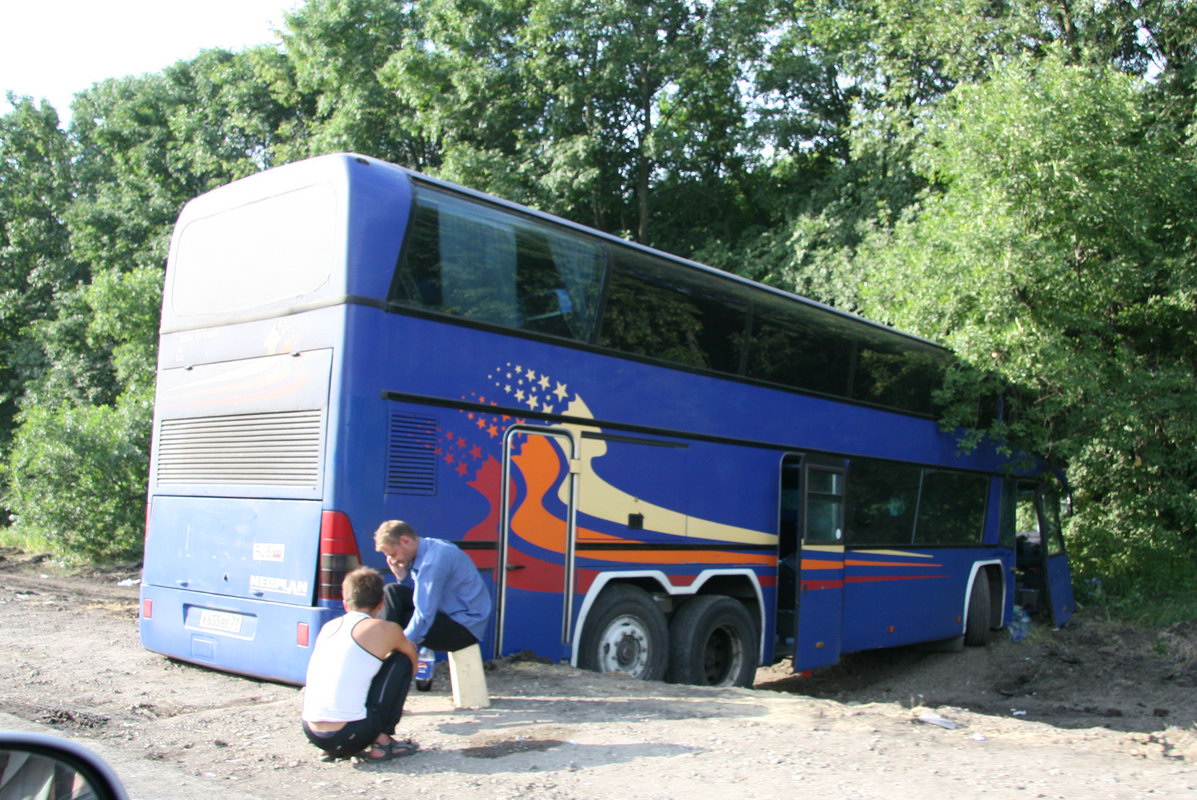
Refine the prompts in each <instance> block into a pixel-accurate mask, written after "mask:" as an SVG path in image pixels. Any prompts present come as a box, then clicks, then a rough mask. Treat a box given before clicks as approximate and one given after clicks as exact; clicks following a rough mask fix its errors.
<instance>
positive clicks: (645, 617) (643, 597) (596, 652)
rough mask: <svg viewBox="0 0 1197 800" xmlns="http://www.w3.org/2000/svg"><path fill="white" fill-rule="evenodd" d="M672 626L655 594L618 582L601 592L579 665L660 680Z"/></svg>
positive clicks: (588, 623)
mask: <svg viewBox="0 0 1197 800" xmlns="http://www.w3.org/2000/svg"><path fill="white" fill-rule="evenodd" d="M668 650H669V627H668V625H666V623H665V615H664V614H663V613H662V612H661V609H660V608H658V607H657V604H656V601H654V600H653V598H652V595H650V594H649V593H648V592H646V591H644V590H643V589H641V588H639V587H638V586H631V585H629V584H616V585H615V586H609V587H607V588H606V589H604V590H603V592H602V594H600V595H599V597H598V600H597V601H595V604H594V607H593V608H592V609H591V610H590V614H589V616H588V617H587V618H586V625H585V627H584V628H583V629H582V645H581V650H580V652H579V653H578V666H580V667H582V668H583V669H589V670H593V671H595V672H622V673H624V674H625V675H630V676H631V677H633V678H640V679H641V680H646V681H659V680H661V679H662V678H664V677H665V669H666V667H668V665H669V653H668Z"/></svg>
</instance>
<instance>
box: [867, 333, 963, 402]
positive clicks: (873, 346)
mask: <svg viewBox="0 0 1197 800" xmlns="http://www.w3.org/2000/svg"><path fill="white" fill-rule="evenodd" d="M856 359H857V360H856V374H855V379H854V380H853V391H852V396H853V397H855V398H856V399H858V400H864V401H866V402H869V403H876V404H877V405H881V406H888V407H890V408H903V409H906V410H909V411H914V412H917V413H920V414H931V413H932V412H933V410H934V409H933V406H932V403H931V393H932V391H934V390H935V389H937V388H939V387H940V386H942V385H943V375H942V369H943V361H944V357H943V355H942V354H941V353H940V351H938V350H935V349H933V348H931V347H926V346H920V345H919V344H918V343H916V342H904V341H901V342H900V341H897V340H889V341H887V340H884V339H881V338H880V337H872V336H869V337H866V338H864V339H863V340H862V342H861V345H860V347H859V349H858V350H857V354H856Z"/></svg>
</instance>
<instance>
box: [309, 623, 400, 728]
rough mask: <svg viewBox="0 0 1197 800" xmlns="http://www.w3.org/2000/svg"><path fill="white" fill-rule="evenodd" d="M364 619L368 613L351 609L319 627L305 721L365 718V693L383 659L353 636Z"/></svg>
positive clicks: (312, 662) (311, 666)
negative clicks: (354, 630)
mask: <svg viewBox="0 0 1197 800" xmlns="http://www.w3.org/2000/svg"><path fill="white" fill-rule="evenodd" d="M364 619H370V615H369V614H363V613H362V612H361V611H350V612H348V613H346V614H345V615H344V616H342V617H341V618H340V619H335V620H333V621H332V622H330V623H328V624H327V625H325V626H324V627H323V628H321V629H320V635H319V636H317V637H316V646H315V648H313V650H312V658H311V660H310V661H309V662H308V677H307V688H306V689H305V690H304V693H303V715H302V716H303V719H304V720H306V721H307V722H352V721H353V720H355V719H365V718H366V695H367V693H369V691H370V682H371V681H373V680H374V676H375V675H377V674H378V670H379V668H381V667H382V660H381V659H379V658H378V656H376V655H374V654H373V653H371V652H370V651H369V650H367V649H366V648H364V647H362V646H361V645H360V644H358V643H357V642H356V641H354V639H353V635H352V634H353V629H354V628H355V627H357V624H358V623H359V622H361V621H362V620H364Z"/></svg>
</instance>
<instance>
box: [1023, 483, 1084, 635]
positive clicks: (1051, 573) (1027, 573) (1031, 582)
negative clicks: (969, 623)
mask: <svg viewBox="0 0 1197 800" xmlns="http://www.w3.org/2000/svg"><path fill="white" fill-rule="evenodd" d="M1015 519H1016V525H1017V530H1018V533H1017V554H1018V558H1017V562H1016V564H1017V567H1018V578H1019V587H1020V590H1021V591H1020V592H1019V600H1020V602H1022V604H1023V605H1024V606H1030V607H1032V608H1035V609H1037V610H1040V611H1041V613H1042V612H1048V613H1050V615H1051V621H1052V624H1053V625H1055V626H1056V627H1059V626H1061V625H1063V624H1064V623H1065V622H1067V621H1068V618H1069V617H1071V616H1072V612H1073V610H1075V608H1076V601H1075V600H1074V599H1073V595H1072V571H1071V568H1070V567H1069V565H1068V555H1067V553H1065V552H1064V536H1063V532H1062V530H1061V527H1060V499H1059V496H1058V495H1057V494H1056V493H1055V492H1054V491H1051V490H1050V489H1048V488H1047V487H1045V486H1043V485H1042V484H1036V483H1029V482H1024V483H1019V484H1018V490H1017V506H1016V510H1015ZM1044 595H1046V598H1045V597H1044Z"/></svg>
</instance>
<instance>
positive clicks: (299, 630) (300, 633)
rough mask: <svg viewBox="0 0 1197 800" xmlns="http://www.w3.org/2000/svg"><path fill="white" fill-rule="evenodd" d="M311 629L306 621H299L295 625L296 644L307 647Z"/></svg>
mask: <svg viewBox="0 0 1197 800" xmlns="http://www.w3.org/2000/svg"><path fill="white" fill-rule="evenodd" d="M310 630H311V629H310V628H309V627H308V624H307V623H306V622H300V623H297V624H296V625H295V644H297V645H299V646H300V647H307V646H308V637H309V635H310Z"/></svg>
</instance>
